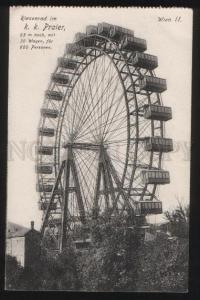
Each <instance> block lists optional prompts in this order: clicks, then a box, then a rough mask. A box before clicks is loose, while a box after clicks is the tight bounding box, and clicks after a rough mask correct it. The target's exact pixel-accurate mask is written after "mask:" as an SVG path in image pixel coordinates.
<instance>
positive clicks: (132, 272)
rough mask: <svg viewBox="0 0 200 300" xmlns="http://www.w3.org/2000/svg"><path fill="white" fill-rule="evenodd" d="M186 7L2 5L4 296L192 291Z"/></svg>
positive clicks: (189, 24)
mask: <svg viewBox="0 0 200 300" xmlns="http://www.w3.org/2000/svg"><path fill="white" fill-rule="evenodd" d="M192 15H193V14H192V10H191V9H186V8H185V9H182V8H139V7H138V8H136V7H135V8H133V7H130V8H103V7H102V8H101V7H96V8H95V7H90V8H89V7H88V8H87V7H42V6H41V7H11V8H10V25H9V39H10V40H9V80H8V83H9V93H8V94H9V95H8V177H7V222H6V223H7V224H6V253H5V262H6V271H5V289H6V290H20V291H26V290H29V291H81V292H82V291H83V292H175V293H187V292H188V280H189V278H188V270H189V211H190V149H191V81H192V73H191V72H192V21H193V16H192Z"/></svg>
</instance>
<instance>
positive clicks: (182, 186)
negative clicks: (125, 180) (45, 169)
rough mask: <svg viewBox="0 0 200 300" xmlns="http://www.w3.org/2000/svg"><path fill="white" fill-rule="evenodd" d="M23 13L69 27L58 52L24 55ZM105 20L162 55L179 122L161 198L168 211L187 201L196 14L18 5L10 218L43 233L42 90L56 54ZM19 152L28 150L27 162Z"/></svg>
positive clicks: (169, 128) (169, 101) (168, 100)
mask: <svg viewBox="0 0 200 300" xmlns="http://www.w3.org/2000/svg"><path fill="white" fill-rule="evenodd" d="M22 15H24V16H35V17H36V16H48V17H50V16H55V17H57V19H58V20H57V22H55V24H57V23H58V24H61V25H65V28H66V30H65V31H59V32H56V37H55V38H54V43H53V49H52V50H33V51H29V50H19V40H20V33H21V32H23V26H24V25H25V22H22V21H20V17H21V16H22ZM176 16H178V17H179V16H181V19H182V22H180V23H175V22H174V19H175V17H176ZM158 17H165V18H171V19H172V21H171V22H158ZM99 22H107V23H111V24H116V25H119V26H123V27H126V28H129V29H133V30H134V32H135V36H138V37H140V38H145V39H146V40H147V51H146V52H147V53H150V54H154V55H157V56H158V61H159V67H158V68H157V69H156V75H157V76H158V77H161V78H166V79H167V86H168V90H167V91H166V92H164V93H163V96H162V98H163V102H164V105H166V106H171V107H172V110H173V120H171V121H168V122H166V137H170V138H172V139H173V140H174V144H175V145H174V148H175V149H174V151H173V152H172V153H170V154H169V157H168V159H167V157H166V159H165V162H164V165H163V168H165V169H166V170H169V171H170V176H171V183H170V184H169V185H165V186H161V187H160V188H159V196H160V200H162V201H163V209H164V210H166V209H172V208H174V207H175V206H176V205H177V198H178V199H179V200H180V201H181V202H182V203H184V204H186V203H188V202H189V190H190V187H189V185H190V157H189V154H190V129H191V68H192V10H188V9H137V8H123V9H122V8H120V9H119V8H117V9H115V8H106V9H105V8H47V7H46V8H35V7H30V8H29V7H24V8H23V7H18V8H13V9H11V16H10V53H9V101H8V102H9V118H8V129H9V136H8V140H9V144H8V198H7V217H8V220H9V221H12V222H16V223H19V224H22V225H25V226H29V224H30V221H31V220H34V221H35V227H36V228H37V229H39V228H40V225H41V212H40V211H39V210H38V206H37V202H38V199H39V195H38V194H37V192H36V190H35V186H36V174H35V160H34V143H35V141H36V139H37V128H38V124H39V118H40V108H41V106H42V103H43V100H44V91H45V90H46V89H47V87H48V84H49V81H50V75H51V73H52V72H53V71H54V69H55V67H56V64H57V57H60V56H62V55H63V53H64V49H65V44H66V43H69V42H72V41H73V38H74V34H75V33H76V32H78V31H83V32H84V31H85V27H86V26H87V25H89V24H93V25H97V23H99ZM31 23H32V24H34V22H31ZM39 25H41V23H39ZM17 147H18V149H17ZM23 147H24V148H23ZM22 149H23V150H22ZM20 151H23V155H24V157H23V156H22V153H21V152H20ZM153 220H155V221H159V220H160V217H158V216H157V217H153Z"/></svg>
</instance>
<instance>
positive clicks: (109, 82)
mask: <svg viewBox="0 0 200 300" xmlns="http://www.w3.org/2000/svg"><path fill="white" fill-rule="evenodd" d="M116 77H117V75H116V76H115V77H113V78H111V80H110V81H108V83H107V85H106V88H105V89H104V91H103V94H101V96H100V97H99V98H98V99H97V101H96V103H95V106H94V107H93V109H96V107H97V105H98V104H99V102H100V101H101V97H103V95H104V94H105V92H106V90H107V88H108V87H109V86H110V84H111V82H112V81H113V80H114V79H116ZM99 87H100V84H99V85H98V88H97V89H99ZM113 92H114V91H112V93H113ZM112 93H111V94H112ZM95 96H96V92H95V94H94V96H93V99H94V97H95ZM104 102H105V101H104ZM92 113H93V111H91V112H89V113H88V114H86V116H85V121H84V122H83V123H82V124H80V126H81V127H82V126H83V125H84V124H85V122H86V121H87V120H88V118H89V117H90V115H91V114H92Z"/></svg>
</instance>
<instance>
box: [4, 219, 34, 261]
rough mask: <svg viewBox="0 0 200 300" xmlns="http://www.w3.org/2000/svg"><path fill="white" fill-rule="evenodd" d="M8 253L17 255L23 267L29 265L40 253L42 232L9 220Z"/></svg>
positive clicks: (32, 223) (32, 224)
mask: <svg viewBox="0 0 200 300" xmlns="http://www.w3.org/2000/svg"><path fill="white" fill-rule="evenodd" d="M6 254H8V255H10V256H14V257H16V259H17V261H18V262H19V264H20V265H21V266H22V267H27V266H30V265H32V264H33V262H34V261H35V260H36V259H37V258H38V257H39V255H40V232H38V231H37V230H35V229H34V222H33V221H31V228H26V227H23V226H21V225H18V224H15V223H12V222H8V223H7V235H6Z"/></svg>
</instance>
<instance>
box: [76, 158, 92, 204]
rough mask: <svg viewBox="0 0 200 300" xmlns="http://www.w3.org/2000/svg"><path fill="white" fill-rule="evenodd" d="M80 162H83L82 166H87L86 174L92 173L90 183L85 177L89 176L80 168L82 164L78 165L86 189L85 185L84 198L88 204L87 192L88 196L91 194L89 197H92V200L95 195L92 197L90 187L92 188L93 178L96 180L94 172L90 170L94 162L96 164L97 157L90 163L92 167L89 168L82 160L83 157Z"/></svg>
mask: <svg viewBox="0 0 200 300" xmlns="http://www.w3.org/2000/svg"><path fill="white" fill-rule="evenodd" d="M80 160H81V162H82V164H83V165H84V166H85V168H86V170H87V172H86V173H88V172H90V173H91V175H92V176H91V177H90V178H91V179H90V181H89V182H88V180H86V179H85V177H87V175H86V173H85V172H83V171H82V168H81V167H80V164H78V169H79V171H80V174H81V181H82V182H84V186H85V187H86V189H85V188H84V187H83V185H82V187H81V188H82V192H83V194H84V198H85V202H87V200H86V199H87V198H86V195H85V193H86V192H85V191H86V190H87V191H88V194H89V196H90V199H92V197H93V195H92V192H91V190H90V188H89V187H90V186H92V184H91V183H92V181H93V178H95V174H93V173H92V172H91V170H90V168H91V165H92V164H93V162H94V160H95V157H94V159H93V161H92V162H91V163H90V165H89V167H88V165H87V164H86V163H85V162H84V159H82V158H81V157H80Z"/></svg>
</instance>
